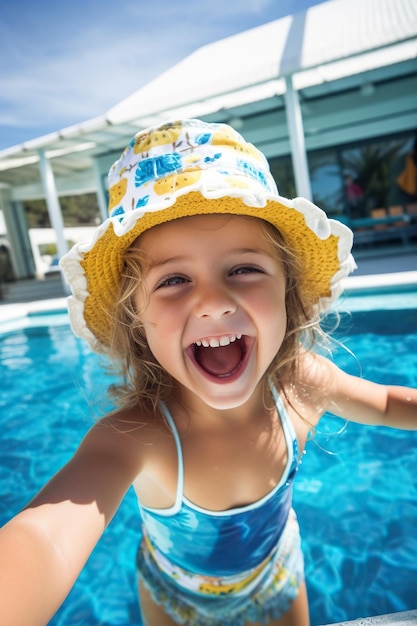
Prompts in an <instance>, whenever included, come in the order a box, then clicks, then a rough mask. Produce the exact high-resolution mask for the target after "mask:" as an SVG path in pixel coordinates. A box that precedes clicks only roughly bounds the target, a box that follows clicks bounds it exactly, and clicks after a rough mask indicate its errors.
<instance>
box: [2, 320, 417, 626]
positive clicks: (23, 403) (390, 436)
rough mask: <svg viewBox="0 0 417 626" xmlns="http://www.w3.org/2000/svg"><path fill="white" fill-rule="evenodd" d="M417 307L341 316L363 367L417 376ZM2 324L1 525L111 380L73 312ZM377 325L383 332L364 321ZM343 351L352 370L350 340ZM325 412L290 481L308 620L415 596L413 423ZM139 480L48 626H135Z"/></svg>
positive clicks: (397, 376)
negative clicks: (394, 426)
mask: <svg viewBox="0 0 417 626" xmlns="http://www.w3.org/2000/svg"><path fill="white" fill-rule="evenodd" d="M416 320H417V309H414V308H408V309H407V308H406V309H403V310H401V311H400V310H397V309H395V308H394V309H393V310H391V311H390V312H389V313H387V311H386V310H385V311H380V312H378V311H374V312H372V311H371V312H369V311H366V310H364V311H362V312H357V313H355V314H353V317H352V318H351V319H350V318H344V319H343V322H342V326H343V327H344V328H347V327H349V338H348V339H347V341H346V344H347V346H348V347H349V348H350V349H351V350H352V351H353V352H354V353H355V355H356V356H357V359H358V361H359V362H360V365H361V367H362V369H363V373H364V375H365V376H367V377H369V378H372V379H374V380H376V381H379V382H390V383H393V384H406V385H410V386H417V328H416V327H417V324H416ZM21 326H22V324H20V323H19V324H17V325H13V324H12V325H10V324H9V325H8V326H6V325H2V326H1V327H0V332H2V335H1V337H0V380H1V383H2V394H1V399H0V410H1V413H0V419H1V425H0V428H1V443H0V485H1V500H0V524H3V523H4V522H5V521H6V520H7V519H8V518H9V517H10V516H11V515H13V514H14V513H15V512H17V511H18V510H19V509H20V508H21V507H22V506H23V505H24V504H25V503H26V502H27V500H28V499H29V498H30V497H31V496H32V495H33V494H34V493H35V492H36V491H37V490H38V489H39V488H40V487H41V486H42V484H43V483H44V482H45V481H46V480H47V478H48V477H50V476H51V474H52V473H53V472H55V471H56V470H57V469H59V467H60V466H61V465H62V464H63V463H64V462H65V461H66V460H67V459H68V458H69V457H70V455H71V454H72V453H73V451H74V450H75V448H76V446H77V444H78V442H79V440H80V438H81V437H82V436H83V434H84V433H85V432H86V431H87V429H88V428H89V427H90V426H91V424H92V423H93V420H94V419H95V416H96V414H97V413H99V411H100V410H101V409H103V398H104V391H103V390H104V389H105V386H106V385H107V384H108V382H109V380H108V378H107V377H106V376H105V375H104V374H103V372H102V370H101V369H100V367H99V365H98V357H97V356H96V355H94V354H92V353H90V351H89V350H88V348H87V347H86V346H85V345H84V344H83V342H81V341H79V340H77V339H76V338H75V337H74V336H73V335H72V333H71V331H70V329H69V327H68V325H67V317H66V315H64V314H54V315H48V316H35V317H32V318H28V319H27V320H26V321H25V324H24V327H23V328H20V327H21ZM370 328H372V330H373V331H374V332H372V333H371V332H369V329H370ZM337 361H338V362H339V363H340V364H342V365H343V367H345V368H346V369H348V370H350V371H352V372H354V373H357V372H358V369H357V368H358V363H357V362H356V361H355V359H353V358H351V357H349V356H348V354H347V353H346V352H345V351H340V353H338V354H337ZM339 428H340V421H339V420H335V419H332V418H330V417H327V418H324V420H323V421H322V423H321V426H320V429H321V431H323V434H321V435H319V436H318V437H317V439H316V442H310V443H309V444H308V447H307V453H306V454H305V456H304V459H303V464H302V467H301V469H300V472H299V475H298V478H297V481H296V485H295V494H294V499H295V508H296V510H297V513H298V517H299V521H300V526H301V529H302V534H303V543H304V552H305V558H306V575H307V583H308V589H309V596H310V606H311V619H312V626H317V625H318V624H328V623H332V622H336V621H341V620H348V619H355V618H357V617H364V616H369V615H376V614H383V613H392V612H396V611H403V610H408V609H414V608H416V607H417V599H416V594H415V589H416V581H417V567H416V565H415V563H416V556H417V536H416V532H415V529H416V528H417V475H416V472H415V458H416V454H415V450H416V446H417V433H409V432H401V431H398V432H397V431H392V430H391V431H390V430H388V429H383V428H380V429H372V428H367V427H363V426H361V427H360V426H356V425H354V424H349V426H348V427H347V428H346V429H345V430H344V431H343V433H342V434H339V435H337V436H332V433H333V432H335V431H337V430H338V429H339ZM139 528H140V526H139V515H138V512H137V504H136V501H135V497H134V495H133V493H132V491H130V492H129V493H128V494H127V497H126V498H125V500H124V502H123V504H122V506H121V507H120V509H119V511H118V512H117V514H116V516H115V518H114V520H113V522H112V524H111V525H110V527H109V528H108V530H107V531H106V533H105V534H104V536H103V538H102V540H101V541H100V543H99V544H98V546H97V548H96V549H95V551H94V553H93V555H92V556H91V558H90V560H89V562H88V563H87V565H86V567H85V569H84V571H83V572H82V574H81V576H80V578H79V580H78V581H77V583H76V585H75V587H74V589H73V590H72V592H71V594H70V596H69V597H68V599H67V600H66V602H65V603H64V605H63V606H62V608H61V609H60V610H59V612H58V613H57V615H56V616H55V618H54V619H53V620H52V621H51V622H50V624H51V626H64V625H65V626H71V625H74V626H75V625H77V626H79V624H83V625H85V626H90V625H91V626H92V625H95V626H96V625H97V624H100V625H102V626H127V625H128V624H139V623H140V617H139V609H138V605H137V598H136V580H135V569H134V560H135V552H136V548H137V544H138V541H139V536H140V530H139Z"/></svg>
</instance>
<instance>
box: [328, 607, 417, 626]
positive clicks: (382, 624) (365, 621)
mask: <svg viewBox="0 0 417 626" xmlns="http://www.w3.org/2000/svg"><path fill="white" fill-rule="evenodd" d="M348 624H351V625H352V626H409V625H410V624H417V610H415V611H404V612H401V613H389V614H387V615H378V616H377V617H366V618H359V619H355V620H352V621H350V622H335V623H334V624H327V625H326V626H347V625H348Z"/></svg>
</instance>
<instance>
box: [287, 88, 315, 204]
mask: <svg viewBox="0 0 417 626" xmlns="http://www.w3.org/2000/svg"><path fill="white" fill-rule="evenodd" d="M285 84H286V91H285V95H284V97H285V109H286V115H287V123H288V134H289V138H290V146H291V157H292V166H293V170H294V176H295V188H296V190H297V195H298V196H302V197H303V198H307V200H311V199H312V193H311V185H310V176H309V173H308V162H307V152H306V146H305V141H304V129H303V118H302V114H301V107H300V99H299V97H298V92H297V91H296V90H295V89H294V85H293V82H292V76H286V78H285Z"/></svg>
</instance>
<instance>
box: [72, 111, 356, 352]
mask: <svg viewBox="0 0 417 626" xmlns="http://www.w3.org/2000/svg"><path fill="white" fill-rule="evenodd" d="M108 181H109V218H108V219H107V220H106V221H105V222H103V223H102V224H101V225H100V226H99V227H98V229H97V231H96V233H95V236H94V238H93V240H92V241H90V242H88V243H86V242H81V243H78V244H76V245H75V246H74V247H73V248H72V249H71V250H70V251H69V252H68V253H67V254H66V255H65V256H64V257H63V258H62V259H61V261H60V265H61V267H62V269H63V272H64V274H65V277H66V279H67V281H68V283H69V285H70V287H71V290H72V294H73V295H72V296H70V298H69V299H68V312H69V318H70V323H71V326H72V328H73V331H74V332H75V334H76V335H77V336H79V337H82V338H84V339H86V340H87V341H88V343H89V345H90V347H91V348H92V349H93V350H94V351H97V352H102V351H106V349H107V348H108V346H109V343H110V340H111V333H112V321H111V311H112V309H113V307H114V304H115V301H116V299H117V297H118V288H119V283H120V274H121V271H122V268H123V255H124V253H125V251H126V250H127V248H129V246H130V245H131V244H132V243H133V242H134V241H135V239H137V237H138V236H139V235H140V234H141V233H143V232H144V231H146V230H148V229H149V228H152V227H153V226H156V225H158V224H163V223H165V222H168V221H170V220H174V219H178V218H181V217H187V216H192V215H201V214H218V213H227V214H234V215H248V216H253V217H258V218H260V219H263V220H266V221H267V222H270V223H271V224H273V225H274V226H276V227H277V228H278V230H279V231H280V232H281V233H282V235H283V237H284V239H285V241H286V243H287V244H288V246H289V247H290V248H291V249H292V250H293V251H294V252H295V253H296V254H297V255H299V257H300V258H301V260H302V263H303V267H304V275H303V279H302V284H301V286H300V287H301V289H302V292H303V293H304V294H305V295H306V297H308V298H311V299H312V301H313V302H314V303H315V304H317V306H319V307H320V311H323V312H324V311H325V310H326V309H327V308H328V307H329V305H330V303H331V302H332V301H333V300H334V299H336V298H337V297H338V296H339V294H340V292H341V290H342V285H341V281H342V279H343V278H345V277H346V276H347V275H348V274H349V272H350V271H351V270H353V269H354V267H355V263H354V261H353V258H352V256H351V253H350V252H351V247H352V232H351V231H350V229H349V228H347V227H346V226H344V225H343V224H342V223H341V222H339V221H337V220H332V219H328V217H327V215H326V213H325V212H324V211H322V210H321V209H319V208H318V207H317V206H315V205H314V204H312V203H311V202H309V201H308V200H306V199H304V198H295V199H293V200H289V199H287V198H284V197H282V196H280V195H279V193H278V189H277V186H276V184H275V181H274V179H273V178H272V175H271V172H270V169H269V165H268V162H267V159H266V158H265V156H264V155H263V154H262V152H260V151H259V150H258V149H257V148H255V147H254V146H253V145H252V144H250V143H248V142H246V141H245V140H244V139H243V137H242V136H241V135H240V134H239V133H238V132H236V131H235V130H234V129H233V128H232V127H230V126H228V125H227V124H214V123H207V122H202V121H200V120H197V119H191V120H179V121H170V122H167V123H164V124H162V125H160V126H155V127H153V128H149V129H146V130H143V131H140V132H138V133H137V134H136V135H135V136H134V137H133V139H132V141H131V142H130V144H129V145H128V146H127V148H126V149H125V150H124V151H123V153H122V155H121V157H120V159H119V160H118V161H116V163H114V164H113V166H112V167H111V169H110V172H109V177H108Z"/></svg>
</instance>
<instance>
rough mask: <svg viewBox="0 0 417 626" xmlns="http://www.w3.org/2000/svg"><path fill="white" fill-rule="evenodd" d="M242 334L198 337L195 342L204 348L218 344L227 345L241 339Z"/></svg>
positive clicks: (214, 346)
mask: <svg viewBox="0 0 417 626" xmlns="http://www.w3.org/2000/svg"><path fill="white" fill-rule="evenodd" d="M241 338H242V335H225V336H224V337H220V339H218V338H217V337H212V338H211V339H198V340H197V341H196V342H195V345H196V346H199V347H200V346H203V347H204V348H218V347H220V346H228V345H229V344H231V343H233V342H234V341H236V339H241Z"/></svg>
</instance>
